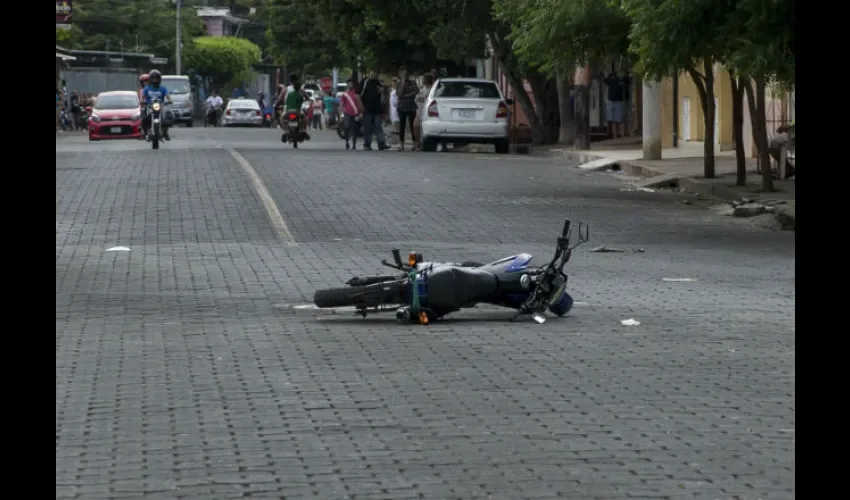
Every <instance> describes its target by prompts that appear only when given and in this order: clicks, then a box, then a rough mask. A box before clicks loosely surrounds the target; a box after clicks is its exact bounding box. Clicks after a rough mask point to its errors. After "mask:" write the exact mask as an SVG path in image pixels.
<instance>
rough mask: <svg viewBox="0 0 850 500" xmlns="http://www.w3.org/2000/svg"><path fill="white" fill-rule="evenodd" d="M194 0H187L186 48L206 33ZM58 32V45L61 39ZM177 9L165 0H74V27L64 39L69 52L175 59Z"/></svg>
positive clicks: (183, 17)
mask: <svg viewBox="0 0 850 500" xmlns="http://www.w3.org/2000/svg"><path fill="white" fill-rule="evenodd" d="M196 3H197V2H196V1H195V0H184V7H183V9H182V11H181V25H182V28H183V29H182V33H183V38H184V48H185V46H186V45H188V44H190V43H191V39H192V37H194V36H198V35H201V34H202V33H203V26H202V23H201V20H200V19H198V17H197V15H196V14H195V9H194V8H193V6H194V5H195V4H196ZM59 36H60V35H59V31H58V30H57V42H58V40H59ZM175 41H176V26H175V6H174V5H172V4H171V2H168V1H167V0H164V1H157V2H151V1H143V0H75V1H74V20H73V27H72V29H71V30H70V32H69V33H68V36H67V38H65V39H63V40H62V43H63V45H64V46H67V47H68V48H69V49H78V50H80V49H82V50H110V51H125V52H144V53H152V54H154V55H156V56H157V57H167V58H170V59H171V60H173V57H174V49H175Z"/></svg>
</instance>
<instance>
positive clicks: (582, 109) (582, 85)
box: [574, 66, 590, 149]
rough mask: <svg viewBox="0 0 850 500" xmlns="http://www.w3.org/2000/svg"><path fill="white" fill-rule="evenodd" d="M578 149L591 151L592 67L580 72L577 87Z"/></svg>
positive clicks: (576, 121) (576, 145)
mask: <svg viewBox="0 0 850 500" xmlns="http://www.w3.org/2000/svg"><path fill="white" fill-rule="evenodd" d="M574 99H575V103H574V109H575V124H576V141H575V147H576V149H590V67H587V66H586V67H584V68H582V69H581V70H580V71H579V77H578V79H577V81H576V87H575V97H574Z"/></svg>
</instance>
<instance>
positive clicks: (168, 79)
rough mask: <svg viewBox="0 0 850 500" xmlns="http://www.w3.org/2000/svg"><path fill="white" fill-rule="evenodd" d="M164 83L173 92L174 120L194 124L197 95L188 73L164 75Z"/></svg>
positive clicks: (188, 125) (189, 125)
mask: <svg viewBox="0 0 850 500" xmlns="http://www.w3.org/2000/svg"><path fill="white" fill-rule="evenodd" d="M162 85H163V86H165V88H167V89H168V92H169V93H170V94H171V101H172V102H173V104H172V105H171V111H172V112H173V113H174V121H175V122H179V123H185V124H186V126H187V127H191V126H192V125H193V124H194V118H193V117H192V111H193V107H194V104H195V95H194V94H193V93H192V84H191V82H190V81H189V77H188V76H186V75H162Z"/></svg>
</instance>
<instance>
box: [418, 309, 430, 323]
mask: <svg viewBox="0 0 850 500" xmlns="http://www.w3.org/2000/svg"><path fill="white" fill-rule="evenodd" d="M419 323H420V324H422V325H427V324H428V315H427V314H425V312H424V311H423V312H420V313H419Z"/></svg>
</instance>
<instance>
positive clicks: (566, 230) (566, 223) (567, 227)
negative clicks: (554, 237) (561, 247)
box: [561, 219, 570, 238]
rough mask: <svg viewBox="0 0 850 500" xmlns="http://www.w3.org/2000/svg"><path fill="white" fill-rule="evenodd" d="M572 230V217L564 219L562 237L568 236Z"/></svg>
mask: <svg viewBox="0 0 850 500" xmlns="http://www.w3.org/2000/svg"><path fill="white" fill-rule="evenodd" d="M569 232H570V219H564V228H563V229H562V230H561V238H566V237H567V234H568V233H569Z"/></svg>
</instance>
